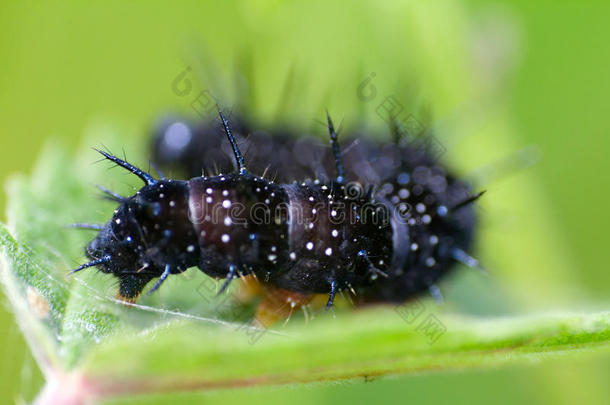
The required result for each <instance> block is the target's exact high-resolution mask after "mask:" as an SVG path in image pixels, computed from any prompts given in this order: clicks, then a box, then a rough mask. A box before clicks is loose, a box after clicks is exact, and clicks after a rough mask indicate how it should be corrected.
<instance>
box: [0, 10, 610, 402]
mask: <svg viewBox="0 0 610 405" xmlns="http://www.w3.org/2000/svg"><path fill="white" fill-rule="evenodd" d="M609 9H610V6H609V5H608V4H607V2H602V1H600V2H594V1H589V2H586V3H582V2H576V1H573V2H572V1H566V2H552V1H538V2H530V1H512V2H500V1H487V0H470V1H463V2H458V1H442V2H438V3H435V4H424V2H421V4H414V2H382V4H376V3H375V2H373V1H354V2H348V1H345V2H330V4H326V3H323V2H319V1H314V2H308V3H304V4H298V3H295V4H293V3H290V2H282V1H261V2H243V3H240V2H223V3H222V4H216V3H211V2H210V3H202V2H196V1H193V2H167V3H161V2H156V3H151V2H144V1H131V2H129V3H127V4H125V3H124V2H120V1H104V2H100V1H92V2H86V3H85V2H76V1H64V2H54V1H51V2H13V1H3V2H2V3H1V4H0V61H1V64H0V150H1V151H3V152H4V153H2V158H1V159H0V182H2V183H4V180H5V179H6V178H7V176H9V175H10V173H12V172H19V171H20V172H28V171H29V170H30V168H31V167H32V165H33V164H34V162H35V161H36V159H37V157H38V154H39V153H40V151H41V148H42V145H43V144H44V142H45V141H46V140H48V139H57V140H61V141H63V142H64V143H65V144H67V145H69V147H70V148H71V149H72V150H74V151H76V149H77V147H78V146H79V145H80V140H81V139H82V137H83V134H84V132H85V131H86V130H87V128H88V127H89V126H90V125H91V123H92V122H109V123H113V124H117V125H123V126H127V127H130V128H136V132H139V133H140V134H141V140H145V139H146V137H147V136H148V133H147V131H149V128H150V125H151V123H152V122H153V121H154V120H155V118H157V117H158V114H159V113H160V112H163V111H168V110H170V111H182V112H185V113H189V112H190V113H191V114H193V112H192V110H191V109H190V106H189V100H188V99H185V98H184V97H180V96H177V95H176V94H174V93H173V92H172V90H171V83H172V81H173V80H174V78H175V77H176V76H177V75H178V74H180V73H181V72H182V71H183V70H184V69H185V68H186V67H187V66H192V67H193V71H194V72H195V73H193V74H195V75H196V74H199V73H201V74H202V77H204V79H203V80H202V81H201V82H195V87H196V88H197V89H204V88H208V87H207V86H209V88H210V89H211V91H212V92H213V93H214V94H216V95H219V96H221V97H222V98H223V100H227V101H228V102H229V103H235V102H236V101H237V100H236V97H237V94H240V93H238V92H237V91H236V90H235V89H233V88H232V87H231V86H232V85H231V83H232V82H233V81H232V80H231V79H232V77H228V76H231V75H225V76H224V77H221V78H218V81H216V82H211V78H212V77H213V70H210V68H209V61H212V60H213V61H214V63H216V64H217V65H218V70H219V71H221V72H226V71H232V69H235V68H237V69H242V73H243V74H245V75H246V76H248V77H246V79H248V80H249V81H250V83H251V85H252V89H251V92H250V93H249V95H248V97H247V101H246V102H242V103H243V104H245V105H246V106H248V107H249V108H250V109H251V110H252V111H253V113H254V114H256V115H257V116H258V117H260V119H261V122H262V123H269V122H273V121H274V120H278V119H280V117H278V115H280V116H281V119H282V120H283V121H287V122H296V123H305V125H310V126H311V124H312V122H313V120H314V119H316V118H319V117H321V116H322V115H321V114H322V112H323V110H324V107H328V108H329V110H331V112H333V114H335V115H336V116H337V120H339V119H344V122H345V123H346V125H348V126H349V125H350V124H349V123H350V122H352V123H353V122H357V121H358V118H363V117H364V118H365V119H367V120H368V121H374V120H375V114H374V110H375V105H376V104H378V103H379V102H380V101H381V100H382V98H383V97H384V96H385V95H395V96H396V97H397V98H398V99H400V100H401V102H403V103H404V104H405V106H406V107H407V109H408V108H411V109H413V113H414V114H415V115H416V116H417V117H418V119H419V120H421V121H422V122H424V123H425V124H428V123H431V124H432V125H438V126H439V127H440V128H441V129H439V132H440V134H441V135H439V136H444V137H443V138H441V139H443V140H444V144H445V146H446V147H447V150H448V151H447V160H448V161H449V162H451V163H452V164H453V165H454V166H455V167H458V168H459V169H460V170H461V171H462V172H464V173H468V172H470V171H471V170H474V169H476V168H478V167H481V166H485V165H486V164H489V163H492V162H494V161H497V160H498V159H502V158H503V157H506V156H509V155H510V154H511V153H512V152H514V151H516V150H519V149H520V148H522V147H524V146H526V145H535V146H536V147H537V149H538V150H539V151H540V158H539V161H538V162H537V163H536V164H535V165H534V166H533V167H531V168H528V169H526V170H524V171H522V172H519V173H513V174H512V175H511V176H509V177H508V178H507V179H503V180H499V181H496V182H492V183H491V184H490V185H489V186H488V187H487V188H488V189H489V193H488V196H486V201H485V202H483V203H482V206H483V209H484V210H485V211H486V212H489V213H490V215H489V219H488V220H486V221H485V223H484V230H483V233H482V234H483V235H484V236H483V237H482V238H484V241H482V242H481V245H482V246H481V257H482V258H483V259H484V260H485V261H486V263H490V266H489V267H490V270H491V271H494V270H497V273H498V274H499V278H500V280H501V282H500V284H501V285H503V286H506V287H503V289H506V290H507V291H508V292H506V295H507V297H509V298H506V300H507V301H509V303H508V304H506V305H507V306H509V307H511V308H512V309H514V308H517V311H528V310H531V309H532V308H535V309H540V310H548V309H552V308H559V309H575V310H581V309H588V308H604V305H605V308H606V309H607V304H608V303H609V300H608V297H609V296H610V272H609V271H608V267H607V266H608V265H607V263H608V261H607V256H606V254H605V253H606V250H605V249H606V246H605V245H606V242H607V240H608V238H607V237H606V232H607V229H608V227H610V214H608V211H607V207H608V202H609V196H610V188H609V186H610V181H609V180H608V178H609V176H607V174H606V173H607V172H608V171H609V170H610V159H608V158H607V155H608V151H610V137H609V136H608V135H610V121H609V120H608V119H607V117H606V116H605V113H606V109H607V107H608V103H607V98H608V94H610V73H609V72H610V53H609V52H608V49H607V43H608V40H609V39H610V27H609V26H608V24H607V21H608V17H610V13H608V11H610V10H609ZM206 58H207V59H206ZM289 72H292V73H289ZM371 72H375V80H374V84H375V86H376V88H377V90H378V95H377V98H376V100H375V101H374V102H372V103H368V104H367V103H366V102H363V101H361V100H359V99H358V98H357V96H356V90H357V87H358V85H359V84H360V83H361V82H362V80H363V79H364V78H366V77H367V76H368V75H369V74H370V73H371ZM289 74H292V75H293V77H294V78H295V82H296V83H297V84H295V85H294V86H293V88H292V89H291V91H290V93H289V96H288V99H287V100H288V102H286V103H283V102H282V100H284V99H282V98H281V96H278V94H282V92H284V89H285V86H284V83H285V77H286V76H288V75H289ZM206 80H207V81H206ZM197 86H199V87H197ZM422 100H425V102H422ZM422 105H424V107H422ZM427 107H429V108H430V109H431V110H432V112H431V113H430V118H427V117H428V113H427V112H426V111H427ZM443 128H448V129H445V130H444V131H445V132H449V133H450V134H451V136H448V135H443ZM99 141H100V143H102V142H103V141H104V140H99ZM119 147H120V146H119ZM142 155H145V154H143V153H141V152H140V156H142ZM96 159H97V158H96V157H95V156H94V155H93V154H91V162H94V161H95V160H96ZM5 201H6V196H5V194H4V193H0V211H1V212H4V206H5ZM1 218H2V220H4V216H2V217H1ZM462 282H463V283H466V284H468V281H462ZM479 288H480V286H479ZM475 291H476V290H475ZM481 293H484V291H481ZM449 296H450V297H451V289H449ZM455 296H456V297H458V298H459V290H456V292H455ZM493 299H494V298H493V296H492V297H491V300H492V301H493ZM499 301H502V299H499ZM449 305H451V301H450V300H449ZM473 305H474V306H476V300H475V302H474V304H471V306H473ZM500 306H502V304H500ZM465 307H466V308H468V305H465ZM472 312H477V311H476V310H472ZM483 312H484V311H483ZM0 325H1V326H2V329H1V330H2V332H0V347H2V350H3V351H4V353H3V354H2V359H3V360H2V366H1V367H0V375H1V376H2V378H0V392H2V397H3V398H4V399H6V400H7V401H8V402H9V403H10V402H12V401H14V400H15V399H16V398H19V394H18V393H19V392H25V393H26V396H31V395H32V394H33V393H35V392H36V391H37V389H38V386H37V384H40V381H41V377H40V376H39V374H38V373H39V372H38V371H37V369H36V366H35V365H34V364H33V363H32V360H31V358H30V357H29V354H28V353H27V349H26V348H25V344H24V342H23V341H22V338H21V337H20V334H19V331H18V329H17V327H16V325H15V323H14V321H13V319H12V315H10V314H9V313H8V312H5V311H4V310H3V311H2V314H1V315H0ZM607 360H608V359H607V358H606V359H596V358H588V357H587V358H584V359H582V360H580V361H579V362H578V363H577V365H572V364H571V362H570V363H568V362H563V363H562V362H560V361H559V362H553V363H550V364H543V365H539V366H535V367H524V368H510V369H506V370H493V371H467V372H464V373H449V374H444V375H434V374H427V375H422V376H407V377H401V378H399V379H397V380H386V381H374V382H372V383H370V384H354V385H351V384H348V385H345V386H344V385H337V386H334V385H330V386H329V385H325V386H317V385H314V386H307V387H304V388H303V387H301V388H282V389H265V390H262V391H259V392H256V393H251V392H244V393H213V394H210V395H207V396H205V398H209V399H210V400H217V401H221V400H222V401H235V402H237V401H240V402H243V401H249V402H251V401H250V400H254V401H255V402H257V401H260V402H266V401H269V399H270V398H274V399H278V398H286V399H288V398H290V399H291V400H294V399H295V397H297V393H298V396H299V397H300V396H302V398H303V402H307V400H316V401H318V402H322V403H335V404H339V403H348V402H349V403H351V402H360V401H363V400H366V399H371V400H374V399H383V398H401V399H402V400H404V399H407V400H412V401H433V400H437V401H442V400H444V401H449V400H450V401H452V402H453V403H455V402H458V403H461V402H464V403H465V402H466V400H468V402H471V403H488V402H490V401H494V402H497V401H499V400H501V402H502V401H504V402H502V403H513V402H517V401H518V402H539V403H573V402H576V401H580V402H583V403H592V402H595V401H596V400H600V399H602V398H604V397H606V398H607V397H608V394H609V393H610V391H609V388H608V386H607V384H606V381H607V379H608V377H609V375H610V373H609V371H610V370H609V369H608V361H607ZM573 367H578V370H579V372H578V373H575V372H574V368H573ZM23 385H25V386H26V387H23Z"/></svg>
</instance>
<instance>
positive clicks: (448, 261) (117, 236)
mask: <svg viewBox="0 0 610 405" xmlns="http://www.w3.org/2000/svg"><path fill="white" fill-rule="evenodd" d="M219 114H220V118H221V121H222V124H223V128H224V131H225V133H226V136H227V138H228V140H229V143H230V145H231V149H232V152H233V155H234V159H235V162H236V166H237V171H236V172H233V173H229V174H224V175H222V174H221V175H216V176H200V177H194V178H192V179H190V180H187V181H181V180H166V179H164V178H163V177H162V178H161V179H159V180H157V179H155V178H153V177H152V176H151V175H150V174H148V173H146V172H143V171H142V170H140V169H138V168H136V167H135V166H132V165H131V164H129V163H127V162H126V161H123V160H121V159H119V158H117V157H115V156H112V155H110V154H109V153H107V152H103V151H99V152H100V153H101V154H102V155H103V156H104V157H105V158H107V159H108V160H110V161H112V162H114V163H116V164H117V165H119V166H121V167H123V168H125V169H127V170H129V171H130V172H132V173H134V174H135V175H137V176H138V177H139V178H140V179H142V180H143V181H144V183H145V186H144V187H143V188H142V189H140V190H139V191H138V192H137V193H136V194H135V195H133V196H131V197H122V196H119V195H116V194H114V193H111V192H109V191H107V192H108V194H109V196H110V197H111V198H113V199H115V200H116V201H117V203H119V206H118V208H117V209H116V210H115V211H114V215H113V217H112V218H111V220H110V221H109V222H108V223H106V224H105V225H87V224H84V225H82V227H86V228H93V229H96V230H99V234H98V235H97V237H96V238H95V239H94V240H93V241H92V242H91V243H90V244H89V245H88V246H87V248H86V255H87V256H88V257H89V259H91V261H90V262H88V263H86V264H83V265H81V266H79V267H78V268H76V269H74V270H73V271H74V272H76V271H80V270H82V269H85V268H88V267H92V266H97V267H98V268H99V269H100V270H101V271H103V272H105V273H111V274H113V275H114V276H116V277H117V278H118V279H119V295H120V297H122V298H123V299H125V300H129V301H133V300H135V299H136V298H137V296H138V295H139V294H140V293H141V291H142V290H143V289H144V287H145V286H146V284H148V283H149V282H151V281H152V280H153V279H155V278H157V281H156V283H155V284H154V285H153V287H152V288H151V289H150V292H153V291H155V290H156V289H157V288H159V287H160V286H161V285H162V283H163V282H164V281H165V280H166V279H167V277H168V276H169V275H170V274H176V273H181V272H183V271H185V270H187V269H188V268H190V267H195V266H197V267H198V268H199V269H200V270H201V271H203V272H204V273H206V274H207V275H209V276H211V277H217V278H223V279H225V282H224V283H223V285H222V287H221V289H220V292H223V291H224V290H225V289H226V288H227V286H228V285H229V283H230V282H231V281H232V280H233V279H234V278H236V277H241V276H246V275H252V276H254V277H256V278H257V279H258V280H260V281H261V282H262V283H264V284H265V285H268V286H269V287H271V288H277V289H281V290H285V291H288V292H293V293H295V294H298V295H300V296H305V297H306V296H308V295H310V294H314V293H326V294H328V301H327V308H329V307H330V306H332V304H333V301H334V298H335V295H336V293H337V292H338V291H343V290H349V291H351V292H353V293H354V294H356V297H358V300H359V301H360V302H400V301H404V300H406V299H407V298H409V297H411V296H413V295H414V294H417V293H419V292H421V291H423V290H427V289H430V288H432V289H435V284H434V283H435V282H436V281H437V280H438V279H439V278H441V277H442V276H443V275H444V274H446V273H447V272H448V271H449V270H450V269H451V267H452V266H453V264H454V263H455V262H456V261H461V262H464V263H466V264H468V265H471V266H474V265H476V261H475V259H473V258H471V257H470V256H469V255H468V254H467V253H466V252H467V251H468V250H469V249H470V247H471V244H472V239H473V229H474V222H475V215H474V211H473V209H472V205H471V204H470V203H472V202H473V201H475V200H476V198H478V197H479V196H480V194H476V195H470V192H469V189H468V187H467V185H465V184H464V183H462V182H460V181H458V180H456V179H455V178H453V177H452V176H450V175H447V174H446V173H445V172H444V170H443V169H442V168H441V167H440V166H438V165H437V164H436V163H435V162H434V159H432V158H431V157H430V156H429V155H427V154H426V152H425V151H424V150H421V148H416V147H413V145H399V144H390V145H380V144H371V145H369V146H368V147H367V148H365V155H369V156H370V155H376V158H375V161H376V162H377V163H379V164H380V165H381V166H388V167H387V170H384V171H380V172H378V173H382V174H381V175H379V176H377V178H376V179H375V182H373V183H371V182H369V181H350V180H349V179H350V178H354V173H350V170H351V169H354V170H355V171H357V170H356V169H357V168H358V162H357V161H354V162H352V163H349V164H348V165H346V166H345V167H344V164H343V159H342V155H341V153H340V147H339V143H338V141H337V135H336V132H335V130H334V126H333V123H332V121H331V119H330V117H327V123H328V129H329V133H330V139H331V156H332V162H333V163H334V169H335V176H333V178H329V179H324V180H322V179H312V180H305V181H303V182H292V183H287V182H280V183H275V182H273V181H270V180H267V179H265V178H264V177H259V176H257V175H255V174H253V173H252V172H250V171H249V170H248V169H247V168H246V165H245V162H244V157H243V155H242V153H241V151H240V148H239V146H238V144H237V142H236V140H235V137H234V136H233V134H232V131H231V128H230V126H229V123H228V122H227V120H226V118H225V117H224V115H223V114H222V112H220V111H219ZM286 142H287V143H290V142H291V141H286ZM360 163H362V162H360ZM279 169H280V172H282V171H284V166H283V167H279ZM346 169H347V170H346ZM355 177H356V178H358V180H361V179H360V177H359V176H358V175H356V176H355Z"/></svg>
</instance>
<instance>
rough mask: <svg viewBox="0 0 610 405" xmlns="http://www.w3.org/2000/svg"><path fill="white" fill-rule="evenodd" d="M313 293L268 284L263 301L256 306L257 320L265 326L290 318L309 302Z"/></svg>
mask: <svg viewBox="0 0 610 405" xmlns="http://www.w3.org/2000/svg"><path fill="white" fill-rule="evenodd" d="M313 297H314V295H312V294H300V293H296V292H293V291H288V290H284V289H282V288H275V287H272V286H266V287H265V288H264V291H263V296H262V300H261V302H260V303H259V304H258V307H257V308H256V320H257V321H258V322H259V323H260V324H261V325H262V326H264V327H270V326H271V325H273V324H274V323H276V322H278V321H281V320H285V319H286V320H287V319H290V317H291V316H292V314H293V313H295V312H296V311H298V310H299V309H301V308H302V307H303V306H305V305H307V304H309V303H310V302H311V300H312V299H313Z"/></svg>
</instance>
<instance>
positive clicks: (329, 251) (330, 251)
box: [324, 248, 333, 256]
mask: <svg viewBox="0 0 610 405" xmlns="http://www.w3.org/2000/svg"><path fill="white" fill-rule="evenodd" d="M324 253H326V256H330V255H332V254H333V250H332V249H331V248H326V250H325V251H324Z"/></svg>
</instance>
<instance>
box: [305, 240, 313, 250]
mask: <svg viewBox="0 0 610 405" xmlns="http://www.w3.org/2000/svg"><path fill="white" fill-rule="evenodd" d="M305 247H306V248H307V250H311V249H313V243H312V242H307V245H305Z"/></svg>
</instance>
